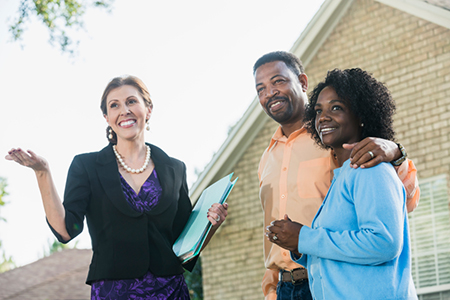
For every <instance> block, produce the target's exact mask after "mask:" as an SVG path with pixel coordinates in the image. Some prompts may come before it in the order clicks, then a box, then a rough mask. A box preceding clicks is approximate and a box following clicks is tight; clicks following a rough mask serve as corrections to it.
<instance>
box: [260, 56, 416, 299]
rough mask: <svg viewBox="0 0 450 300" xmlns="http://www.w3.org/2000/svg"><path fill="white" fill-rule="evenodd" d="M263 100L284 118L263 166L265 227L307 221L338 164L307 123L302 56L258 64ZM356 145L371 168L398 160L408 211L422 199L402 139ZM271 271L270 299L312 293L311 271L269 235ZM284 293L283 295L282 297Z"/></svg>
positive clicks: (357, 161) (358, 156) (356, 154)
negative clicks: (286, 218) (318, 144)
mask: <svg viewBox="0 0 450 300" xmlns="http://www.w3.org/2000/svg"><path fill="white" fill-rule="evenodd" d="M253 71H254V76H255V84H256V90H257V93H258V97H259V101H260V104H261V106H262V108H263V109H264V111H265V112H266V113H267V115H268V116H269V117H271V118H272V119H274V120H275V121H276V122H277V123H279V124H280V126H279V128H278V129H277V131H276V132H275V134H274V135H273V137H272V139H271V141H270V144H269V147H268V148H267V149H266V150H265V151H264V153H263V155H262V158H261V161H260V165H259V170H258V176H259V180H260V198H261V203H262V206H263V209H264V227H265V228H266V227H267V226H268V225H269V224H270V223H271V222H272V221H274V220H277V219H283V217H284V215H285V214H286V213H288V214H289V217H290V218H291V219H292V220H293V221H297V222H299V223H301V224H305V225H307V226H310V225H311V222H312V220H313V218H314V216H315V214H316V212H317V210H318V209H319V207H320V205H321V204H322V201H323V199H324V198H325V195H326V193H327V191H328V188H329V186H330V184H331V179H332V177H333V170H334V169H335V168H336V164H335V160H334V157H333V154H332V152H331V151H328V150H323V149H320V148H318V147H316V145H315V142H314V141H313V140H312V138H311V136H310V134H309V133H307V132H306V129H305V128H304V125H305V124H304V123H303V117H304V113H305V104H306V103H307V102H308V97H307V95H306V91H307V89H308V77H307V76H306V74H305V73H304V70H303V66H302V64H301V62H300V60H299V59H298V58H297V57H296V56H295V55H293V54H291V53H288V52H282V51H279V52H271V53H268V54H266V55H264V56H262V57H261V58H260V59H258V61H257V62H256V63H255V65H254V67H253ZM348 147H349V148H352V147H353V152H352V154H351V162H352V165H353V167H355V168H357V167H361V168H369V167H373V166H374V165H377V164H379V163H380V162H383V161H386V162H391V163H392V164H394V166H396V169H397V173H398V176H399V177H400V179H401V180H402V182H403V184H404V186H405V189H406V191H407V194H408V199H407V207H408V211H412V210H414V208H415V207H416V206H417V204H418V201H419V194H420V193H419V188H418V181H417V178H416V169H415V167H414V164H413V163H412V161H410V160H408V159H406V152H405V150H404V148H403V147H402V146H401V145H400V144H395V143H393V142H391V141H387V140H383V139H376V138H367V139H364V140H363V141H361V142H359V143H358V144H356V145H348ZM264 258H265V266H266V273H265V275H264V278H263V282H262V289H263V293H264V295H265V298H266V299H269V300H272V299H278V300H280V299H289V300H294V299H295V300H296V299H302V300H303V299H312V297H311V293H310V291H309V285H308V279H307V271H306V270H305V269H304V267H303V266H301V265H298V264H296V263H294V262H293V261H292V260H291V258H290V253H289V251H287V250H284V249H282V248H280V247H278V246H277V245H275V244H273V243H270V242H269V241H268V240H266V239H264ZM277 297H278V298H277Z"/></svg>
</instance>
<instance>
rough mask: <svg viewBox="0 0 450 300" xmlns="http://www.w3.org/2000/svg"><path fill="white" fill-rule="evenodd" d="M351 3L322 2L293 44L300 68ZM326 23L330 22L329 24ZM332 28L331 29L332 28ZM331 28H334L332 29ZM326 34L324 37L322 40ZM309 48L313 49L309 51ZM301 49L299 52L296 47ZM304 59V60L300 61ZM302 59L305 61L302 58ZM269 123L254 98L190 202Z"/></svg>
mask: <svg viewBox="0 0 450 300" xmlns="http://www.w3.org/2000/svg"><path fill="white" fill-rule="evenodd" d="M351 3H353V0H325V2H324V3H323V4H322V6H321V7H320V9H319V10H318V12H317V13H316V14H315V15H314V17H313V18H312V20H311V21H310V23H309V24H308V26H307V27H306V29H305V30H304V31H303V33H302V34H301V35H300V37H299V38H298V39H297V41H296V42H295V43H294V46H293V47H292V48H291V50H290V51H291V52H292V53H295V54H296V55H298V56H299V57H300V58H301V59H302V60H303V65H304V66H305V67H306V65H307V63H308V62H309V61H310V60H311V59H312V57H313V56H314V55H315V53H316V51H317V50H318V49H319V47H320V45H321V43H322V42H323V41H324V40H325V39H326V38H327V37H328V35H329V34H330V33H331V30H332V28H331V27H332V26H335V25H336V24H337V23H338V22H339V20H340V16H342V15H343V13H344V12H345V11H346V9H347V8H348V7H349V6H350V5H351ZM328 19H332V21H331V22H330V21H329V20H328ZM333 24H334V25H333ZM333 28H334V27H333ZM324 34H326V36H323V35H324ZM309 45H311V46H313V47H312V48H311V47H309ZM300 46H302V48H301V49H300V48H299V47H300ZM302 55H305V58H307V59H306V61H305V58H303V57H302ZM306 55H307V56H308V57H306ZM268 120H269V118H268V117H267V115H266V113H265V112H264V111H263V110H262V109H261V107H260V105H259V101H258V99H257V98H256V97H255V99H254V100H253V102H252V103H251V104H250V107H249V108H248V109H247V111H246V112H245V113H244V116H243V117H242V118H241V119H240V120H239V122H238V123H237V124H236V125H235V126H234V128H233V130H232V131H231V132H230V134H229V135H228V137H227V139H226V140H225V142H224V143H223V144H222V146H221V147H220V149H219V151H217V153H216V154H215V155H214V157H213V158H212V160H211V161H210V163H209V164H208V165H207V166H206V167H205V169H204V170H203V171H202V172H201V174H200V176H199V177H198V178H197V180H196V181H195V183H194V185H193V186H192V188H191V192H190V197H191V201H192V202H195V201H197V199H198V197H199V196H200V194H201V192H202V191H203V190H204V189H205V188H206V187H208V185H210V184H211V183H212V182H214V181H215V180H218V179H220V178H221V177H223V176H225V175H227V173H228V172H230V171H231V169H232V167H233V166H234V164H235V163H237V162H238V161H239V159H240V158H241V156H242V154H243V153H244V152H245V151H246V150H247V148H248V146H249V145H250V144H251V143H252V142H253V139H254V138H255V137H256V135H257V134H258V133H259V131H260V130H261V129H262V127H263V126H264V125H265V124H266V122H267V121H268Z"/></svg>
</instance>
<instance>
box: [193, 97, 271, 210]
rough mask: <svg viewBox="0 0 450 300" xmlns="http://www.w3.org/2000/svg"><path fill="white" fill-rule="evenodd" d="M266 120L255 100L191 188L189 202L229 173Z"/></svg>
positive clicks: (195, 199)
mask: <svg viewBox="0 0 450 300" xmlns="http://www.w3.org/2000/svg"><path fill="white" fill-rule="evenodd" d="M267 120H268V117H267V115H266V114H265V112H264V111H263V110H262V108H261V107H260V105H259V101H257V99H256V98H255V100H253V102H252V103H251V104H250V106H249V108H248V109H247V111H246V112H245V113H244V116H243V117H242V118H241V119H240V120H239V121H238V123H237V124H236V125H235V126H234V127H233V129H232V130H231V132H230V134H229V135H228V137H227V139H226V140H225V142H224V143H223V144H222V146H221V147H220V149H219V151H217V153H216V154H215V155H214V157H213V158H212V160H211V161H210V162H209V164H208V165H207V166H206V167H205V170H203V172H201V174H200V176H199V177H198V178H197V180H196V181H195V183H194V185H193V186H192V188H191V195H190V198H191V201H192V202H195V201H197V199H198V197H200V194H201V192H202V191H203V190H204V189H205V188H207V187H208V186H209V184H210V183H212V182H214V181H215V180H219V179H220V178H222V177H223V176H225V175H227V174H228V173H229V172H231V169H232V167H233V166H234V164H235V163H237V162H238V161H239V159H240V158H241V156H242V154H244V152H245V150H247V148H248V146H249V145H250V144H251V142H253V139H254V138H255V137H256V135H257V134H258V133H259V131H260V130H261V128H262V127H263V126H264V125H265V124H266V121H267Z"/></svg>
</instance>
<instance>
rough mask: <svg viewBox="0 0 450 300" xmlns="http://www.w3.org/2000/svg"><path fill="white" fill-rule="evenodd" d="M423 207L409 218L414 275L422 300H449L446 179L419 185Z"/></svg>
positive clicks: (449, 227) (449, 235) (449, 213)
mask: <svg viewBox="0 0 450 300" xmlns="http://www.w3.org/2000/svg"><path fill="white" fill-rule="evenodd" d="M420 192H421V195H420V203H419V207H417V208H416V210H415V211H414V212H412V213H410V214H409V227H410V238H411V252H412V274H413V278H414V283H415V286H416V290H417V294H418V295H419V299H420V300H444V299H450V211H449V196H448V188H447V177H446V175H441V176H437V177H433V178H427V179H425V180H421V182H420Z"/></svg>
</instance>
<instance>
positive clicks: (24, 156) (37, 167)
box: [5, 148, 48, 172]
mask: <svg viewBox="0 0 450 300" xmlns="http://www.w3.org/2000/svg"><path fill="white" fill-rule="evenodd" d="M5 158H6V159H7V160H12V161H15V162H16V163H18V164H20V165H22V166H25V167H28V168H31V169H33V170H34V171H35V172H40V171H47V170H48V163H47V161H46V160H45V158H43V157H41V156H38V155H36V153H34V152H33V151H31V150H27V151H26V152H25V151H23V150H22V149H20V148H17V149H15V148H13V149H11V150H10V151H8V155H6V156H5Z"/></svg>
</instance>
